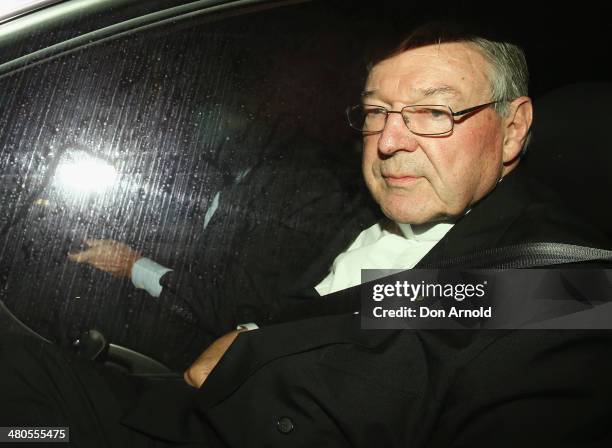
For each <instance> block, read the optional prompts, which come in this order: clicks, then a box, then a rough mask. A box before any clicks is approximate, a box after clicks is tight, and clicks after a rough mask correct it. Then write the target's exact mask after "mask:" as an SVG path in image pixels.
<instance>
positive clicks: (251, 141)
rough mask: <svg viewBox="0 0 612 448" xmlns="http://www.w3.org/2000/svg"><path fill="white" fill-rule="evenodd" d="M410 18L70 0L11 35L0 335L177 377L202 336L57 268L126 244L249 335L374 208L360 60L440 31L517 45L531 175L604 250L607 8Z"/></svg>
mask: <svg viewBox="0 0 612 448" xmlns="http://www.w3.org/2000/svg"><path fill="white" fill-rule="evenodd" d="M420 3H422V2H406V1H399V0H382V1H380V2H376V5H375V6H374V7H373V5H372V3H371V2H355V1H346V0H331V1H330V0H327V1H323V0H313V1H306V0H291V1H252V0H242V1H220V0H216V1H214V0H213V1H211V0H200V1H192V2H189V1H186V0H154V1H137V2H134V1H126V0H107V1H102V2H100V1H92V0H68V1H61V2H49V3H48V4H47V5H45V6H39V7H38V8H37V9H35V10H33V11H30V12H24V11H20V12H19V14H18V15H17V16H16V17H13V18H5V19H3V21H2V22H0V92H1V94H0V200H1V203H2V204H3V206H2V210H1V211H0V238H1V244H2V246H1V248H0V328H2V332H21V333H29V334H32V335H35V336H36V337H39V338H43V339H45V340H48V341H51V342H53V343H56V344H59V345H61V346H64V347H68V348H70V349H71V350H74V351H76V352H79V353H80V354H82V355H83V356H85V357H88V358H90V359H95V360H97V361H99V362H106V363H107V364H110V365H114V366H116V367H117V368H120V369H125V370H128V371H129V372H131V373H136V374H169V373H172V372H181V371H182V370H183V369H185V367H186V366H188V365H189V363H190V362H191V361H192V360H193V359H194V358H195V357H196V356H197V355H198V354H199V353H200V352H201V351H202V349H203V347H205V346H206V345H207V344H208V343H210V342H211V341H212V340H213V339H214V336H215V335H213V334H210V333H209V332H207V331H205V330H203V329H202V328H200V327H199V326H198V321H197V319H196V318H195V314H194V312H193V310H191V309H189V307H186V306H185V305H184V304H181V303H179V302H177V301H173V300H167V299H164V297H163V296H162V297H160V298H154V297H151V296H150V295H149V294H148V293H147V292H146V291H144V290H140V289H135V288H134V286H133V285H132V283H131V282H130V280H129V279H122V278H117V277H113V276H111V275H109V274H107V273H104V272H101V271H98V270H96V269H94V268H92V267H90V266H87V265H84V264H77V263H74V262H72V261H70V260H69V259H68V257H67V254H68V253H69V252H75V251H79V250H82V249H83V248H85V247H86V246H87V245H86V244H85V242H84V240H86V239H110V240H115V241H119V242H122V243H125V244H127V245H129V246H130V247H133V248H135V249H136V250H137V251H139V252H140V253H142V254H143V255H145V256H146V257H148V258H151V259H153V260H155V261H157V262H158V263H160V264H162V265H164V266H167V267H169V268H171V269H173V270H175V271H178V273H179V277H180V278H182V277H181V276H183V277H187V276H196V277H197V278H198V279H199V280H200V281H201V284H202V285H204V287H203V289H202V294H203V296H205V297H207V298H208V297H209V296H213V295H214V296H215V297H225V298H226V300H231V301H233V302H231V303H232V307H233V309H234V310H235V313H236V314H235V318H236V320H237V321H238V322H239V321H244V320H245V319H247V320H248V317H249V312H250V311H249V310H250V308H249V307H252V306H253V304H261V305H266V304H269V303H270V302H271V301H273V300H275V297H278V295H279V293H280V292H282V291H286V290H287V289H291V288H292V287H294V286H295V282H296V280H295V279H296V278H298V277H299V275H300V273H302V272H303V271H305V270H306V269H307V268H308V266H309V265H310V264H311V263H312V262H313V261H314V260H315V259H316V257H317V254H318V253H319V252H320V251H321V250H322V248H323V247H325V246H326V245H327V244H330V241H331V239H333V236H334V233H335V232H334V229H336V228H338V226H342V225H344V223H345V222H346V220H347V217H348V216H349V215H351V214H352V213H354V210H355V207H360V208H365V209H369V210H372V211H373V213H378V211H377V210H375V206H374V205H373V203H372V201H371V200H370V198H369V196H368V194H367V192H366V191H364V187H363V186H362V182H361V174H360V151H361V150H360V139H361V136H360V135H358V134H356V133H355V132H354V131H353V130H351V129H350V128H349V127H348V125H347V124H346V120H345V109H346V107H347V106H350V105H352V104H357V103H358V102H359V95H360V92H361V88H362V85H363V83H364V81H365V78H366V76H367V69H368V66H369V63H370V62H371V61H372V60H376V59H377V58H378V57H379V56H380V55H381V54H385V52H388V49H389V48H392V47H393V44H394V43H396V42H399V41H400V40H401V37H402V36H405V35H407V34H408V33H409V32H410V31H411V29H413V28H414V27H415V26H417V25H418V24H421V23H423V22H425V21H428V20H434V19H440V18H461V19H464V20H478V21H481V22H483V23H485V24H486V25H487V27H488V28H491V29H492V30H494V32H495V33H496V35H502V36H504V37H508V38H509V39H511V40H512V41H513V42H516V43H518V44H520V45H521V46H523V47H524V48H525V50H526V54H527V57H528V63H529V65H530V70H531V80H530V90H531V95H532V97H533V98H534V104H535V120H534V126H533V129H532V140H531V143H530V146H529V148H528V150H527V153H526V155H525V161H524V163H525V164H526V165H527V167H528V170H529V172H530V175H532V176H535V177H538V178H539V179H541V180H542V181H543V182H545V183H547V184H548V185H550V186H551V187H552V188H554V189H555V190H556V191H557V192H558V193H559V195H560V196H561V197H562V198H563V200H564V201H565V203H566V205H567V207H568V208H570V209H571V210H573V211H574V212H575V213H577V214H579V215H580V216H582V217H583V218H584V219H585V220H587V221H589V222H590V223H591V224H592V225H593V226H596V227H599V228H600V229H601V230H603V231H604V232H605V233H607V234H608V235H609V236H610V237H612V226H611V225H610V222H612V211H611V210H610V207H608V206H607V204H608V202H609V201H608V196H609V194H610V191H612V185H611V180H610V179H611V176H610V169H611V167H612V152H611V151H610V143H609V138H607V137H608V135H607V134H608V133H609V126H610V123H611V122H612V111H611V109H610V104H611V100H612V73H611V72H610V69H609V68H607V67H608V64H606V63H605V61H603V59H604V56H603V55H605V54H606V52H607V49H608V48H609V44H610V43H611V41H612V38H611V37H610V36H609V33H608V32H607V28H606V14H605V12H604V11H603V10H600V9H598V8H600V7H599V6H597V4H596V3H594V2H587V3H583V4H581V5H580V6H579V10H576V8H575V7H570V6H564V7H561V6H559V7H558V9H557V10H556V12H555V14H554V17H551V16H550V11H547V10H543V11H534V10H533V8H531V7H530V6H529V4H528V3H527V2H519V6H520V7H517V8H513V9H508V10H507V11H505V12H494V11H491V10H490V9H489V8H487V7H486V5H485V4H482V3H480V2H468V1H455V2H436V3H435V4H433V5H430V4H428V5H423V4H420ZM591 3H592V4H591ZM356 204H357V205H356ZM220 330H227V329H220Z"/></svg>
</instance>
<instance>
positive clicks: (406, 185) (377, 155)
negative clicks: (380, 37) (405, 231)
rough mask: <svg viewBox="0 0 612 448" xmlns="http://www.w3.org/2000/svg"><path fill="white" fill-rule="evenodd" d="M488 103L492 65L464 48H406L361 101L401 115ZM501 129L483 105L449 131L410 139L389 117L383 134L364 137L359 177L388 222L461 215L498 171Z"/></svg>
mask: <svg viewBox="0 0 612 448" xmlns="http://www.w3.org/2000/svg"><path fill="white" fill-rule="evenodd" d="M490 101H491V92H490V80H489V64H488V62H487V61H486V60H485V58H484V56H482V55H481V54H480V53H479V52H478V51H477V50H475V49H474V48H473V47H472V46H470V45H469V44H466V43H444V44H440V45H429V46H425V47H420V48H416V49H412V50H408V51H406V52H404V53H402V54H400V55H398V56H395V57H393V58H390V59H386V60H384V61H382V62H380V63H379V64H377V65H376V66H375V67H374V68H373V69H372V71H371V72H370V76H369V77H368V80H367V82H366V87H365V92H364V97H363V103H364V104H370V105H376V106H384V107H386V108H387V109H390V110H391V109H392V110H400V109H401V108H402V107H403V106H406V105H412V104H427V105H432V104H441V105H448V106H450V107H451V109H452V110H453V111H459V110H462V109H465V108H468V107H472V106H476V105H479V104H483V103H488V102H490ZM502 143H503V126H502V120H501V118H500V117H499V115H498V114H497V113H496V112H495V111H494V110H493V108H492V107H488V108H485V109H482V110H479V111H478V112H475V113H473V114H468V115H467V116H466V117H458V119H457V121H456V122H455V127H454V130H453V131H452V133H450V134H445V135H443V136H434V137H427V136H420V135H415V134H413V133H412V132H411V131H410V130H409V129H408V128H407V127H406V125H405V124H404V122H403V120H402V117H401V116H400V114H390V115H389V116H388V118H387V124H386V126H385V129H384V130H383V132H381V133H380V134H374V135H369V136H365V137H364V152H363V167H362V168H363V175H364V178H365V181H366V184H367V186H368V188H369V189H370V192H371V193H372V195H373V196H374V199H375V200H376V202H378V204H379V205H380V207H381V209H382V211H383V212H384V213H385V215H387V216H388V217H389V218H390V219H392V220H394V221H397V222H403V223H411V224H421V223H425V222H429V221H435V220H439V219H443V218H445V217H455V216H459V215H461V214H462V213H463V212H464V211H465V210H466V209H468V208H469V207H470V205H471V204H473V203H474V202H476V201H478V200H479V199H481V198H482V197H483V196H484V195H485V194H486V193H488V192H489V191H490V190H491V189H492V188H493V187H494V186H495V184H496V182H497V180H498V179H499V177H500V175H501V173H502Z"/></svg>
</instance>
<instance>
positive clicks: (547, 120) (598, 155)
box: [521, 83, 612, 235]
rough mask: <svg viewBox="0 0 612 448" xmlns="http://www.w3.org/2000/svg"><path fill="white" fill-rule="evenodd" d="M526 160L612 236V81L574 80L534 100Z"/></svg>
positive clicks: (536, 173)
mask: <svg viewBox="0 0 612 448" xmlns="http://www.w3.org/2000/svg"><path fill="white" fill-rule="evenodd" d="M532 133H533V135H532V141H531V144H530V146H529V148H528V149H527V154H526V156H525V159H524V160H523V161H522V162H521V163H524V164H525V165H526V166H525V168H526V169H527V170H528V171H529V173H530V175H532V176H534V177H537V178H538V179H540V180H541V181H543V182H545V183H547V184H549V185H550V186H552V187H553V188H554V189H555V190H556V191H557V193H558V194H559V195H560V196H561V197H562V198H563V199H564V200H565V202H566V203H567V205H568V207H569V208H571V209H573V210H574V211H575V212H577V213H578V214H579V215H580V216H582V218H583V219H584V220H586V221H588V222H591V223H592V224H593V225H595V226H597V227H599V228H601V229H602V230H604V231H605V232H606V233H607V234H608V235H612V206H611V205H610V196H611V194H612V84H610V83H584V84H572V85H568V86H564V87H561V88H558V89H555V90H553V91H551V92H549V93H547V94H545V95H543V96H542V97H540V98H538V99H536V100H535V101H534V123H533V127H532Z"/></svg>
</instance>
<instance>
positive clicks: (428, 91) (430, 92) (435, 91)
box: [361, 85, 459, 99]
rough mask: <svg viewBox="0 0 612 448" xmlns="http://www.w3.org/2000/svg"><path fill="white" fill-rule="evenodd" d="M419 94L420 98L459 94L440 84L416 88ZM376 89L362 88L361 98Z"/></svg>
mask: <svg viewBox="0 0 612 448" xmlns="http://www.w3.org/2000/svg"><path fill="white" fill-rule="evenodd" d="M416 91H417V92H418V93H419V96H420V97H422V98H429V97H432V96H435V95H446V96H459V92H458V91H457V90H456V89H454V88H452V87H451V86H447V85H442V86H436V87H426V88H424V89H416ZM376 92H377V91H376V90H375V89H374V90H364V91H363V92H361V98H362V99H365V98H368V97H371V96H373V95H375V94H376Z"/></svg>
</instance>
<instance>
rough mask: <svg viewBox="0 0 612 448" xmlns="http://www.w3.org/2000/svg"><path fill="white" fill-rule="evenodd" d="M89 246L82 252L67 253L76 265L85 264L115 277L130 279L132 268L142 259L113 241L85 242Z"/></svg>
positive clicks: (121, 244)
mask: <svg viewBox="0 0 612 448" xmlns="http://www.w3.org/2000/svg"><path fill="white" fill-rule="evenodd" d="M85 243H86V244H87V245H88V246H89V248H88V249H86V250H84V251H82V252H76V253H69V254H68V258H69V259H71V260H72V261H76V262H77V263H87V264H89V265H91V266H93V267H94V268H96V269H100V270H101V271H104V272H108V273H109V274H112V275H114V276H117V277H130V276H131V273H132V266H134V263H136V261H137V260H138V259H139V258H141V257H142V255H140V254H139V253H138V252H136V251H134V250H132V249H131V248H130V247H129V246H128V245H126V244H123V243H120V242H118V241H113V240H85Z"/></svg>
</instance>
